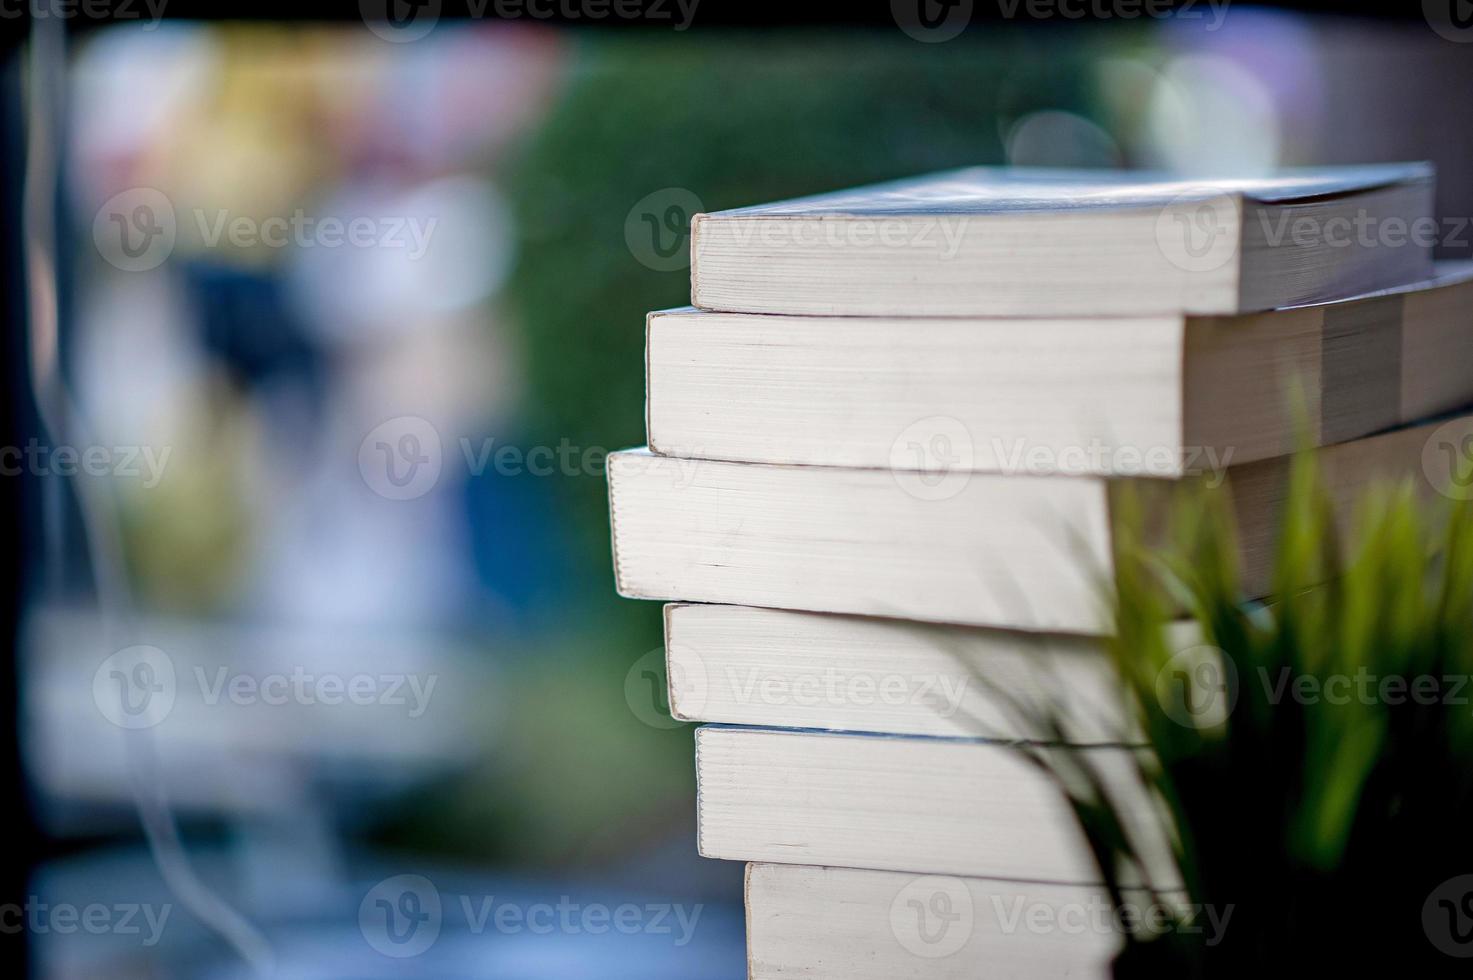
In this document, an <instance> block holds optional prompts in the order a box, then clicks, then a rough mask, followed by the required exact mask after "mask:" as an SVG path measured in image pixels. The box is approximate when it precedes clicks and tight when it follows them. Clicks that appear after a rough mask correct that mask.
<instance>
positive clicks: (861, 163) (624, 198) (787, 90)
mask: <svg viewBox="0 0 1473 980" xmlns="http://www.w3.org/2000/svg"><path fill="white" fill-rule="evenodd" d="M1099 38H1101V35H1099V34H1097V33H1095V32H1092V31H1087V30H1078V31H1074V30H1071V31H1064V32H1061V33H1043V32H1028V33H1023V32H1019V31H1006V30H1001V29H1000V30H999V31H998V32H997V33H996V34H995V35H994V36H992V37H991V38H990V39H988V40H986V41H984V42H980V43H969V42H965V41H962V40H958V41H954V42H951V43H947V44H921V43H917V42H915V41H913V40H911V39H910V38H908V37H906V36H905V35H903V34H902V33H901V32H899V31H888V32H876V33H872V34H871V33H859V34H856V33H840V34H835V33H829V32H819V31H813V32H799V33H789V34H781V35H768V34H739V35H729V34H728V35H721V36H719V37H717V38H716V39H708V38H701V37H698V36H694V35H692V36H688V37H683V38H681V39H680V40H679V43H674V42H673V41H672V39H671V38H670V37H668V36H667V35H666V34H664V33H659V34H654V33H651V34H635V35H604V34H593V35H589V36H587V40H586V41H585V42H584V43H582V44H580V45H579V46H578V48H577V50H576V52H575V57H574V64H573V70H572V72H571V74H570V76H569V78H568V79H567V82H566V88H565V90H564V92H563V94H562V96H561V98H560V99H559V101H558V104H557V106H556V107H555V108H554V110H553V111H552V113H551V115H550V116H549V117H548V119H547V121H546V124H545V125H544V126H543V127H541V129H540V130H539V132H538V133H537V135H536V136H535V138H534V139H532V140H531V142H530V143H529V145H528V146H527V147H526V148H525V152H524V153H523V154H522V156H521V157H520V159H519V161H518V163H517V165H516V166H515V167H514V169H513V174H512V177H511V179H510V183H509V188H508V190H509V197H510V198H511V200H512V201H513V202H514V206H515V209H516V215H515V217H516V226H517V229H518V234H519V236H520V238H519V242H518V245H519V249H518V252H519V260H518V263H517V266H516V269H515V272H514V275H513V276H512V279H511V282H510V287H509V292H510V302H511V304H512V306H513V312H514V313H515V315H516V318H517V320H518V321H519V322H520V323H521V324H522V327H523V329H524V330H525V340H524V344H525V349H526V351H527V357H528V372H529V373H528V379H527V380H528V384H529V392H528V395H529V400H530V402H531V404H532V405H533V406H534V409H535V411H536V412H537V413H538V416H537V417H536V418H534V419H532V420H531V423H532V425H533V426H534V430H535V431H534V434H535V435H538V436H541V437H542V438H546V439H550V440H553V441H554V442H555V441H556V440H557V439H559V438H562V437H567V438H569V439H572V440H574V441H576V442H579V443H580V444H582V445H592V446H603V447H606V448H609V449H618V448H624V447H628V446H634V445H641V444H643V442H644V424H643V414H642V412H643V407H644V374H643V365H644V356H643V344H644V317H645V314H646V313H647V312H648V311H650V310H657V309H664V308H668V307H672V306H683V305H686V304H688V303H689V302H690V281H689V273H688V271H686V270H680V271H674V272H656V271H653V270H651V269H649V268H646V267H645V266H644V265H642V264H640V262H639V261H637V260H636V258H635V257H634V256H633V255H632V254H631V253H630V251H629V249H628V248H627V247H626V245H625V239H624V228H625V221H626V219H627V218H628V217H629V214H630V209H631V208H632V207H633V206H634V205H635V204H636V203H637V202H639V200H640V199H641V198H643V197H645V196H646V195H648V194H650V193H652V192H654V191H658V190H661V189H664V188H672V187H676V188H685V189H688V190H689V191H691V192H693V193H694V194H695V195H696V196H697V197H698V198H699V199H700V200H701V201H702V203H703V204H704V206H705V208H706V209H707V210H713V211H714V210H720V209H724V208H730V207H740V206H744V205H750V204H758V203H762V202H765V201H773V200H781V199H783V198H787V197H794V196H798V195H804V194H812V193H819V192H823V191H830V190H838V189H842V188H844V187H849V186H853V185H856V184H863V183H869V182H873V181H880V180H889V179H895V178H899V177H906V176H914V175H917V174H922V173H926V172H930V171H936V170H944V169H948V168H952V167H960V166H967V165H972V164H981V163H998V162H1001V161H1002V160H1003V145H1002V134H1003V133H1005V132H1006V127H1007V126H1008V125H1009V124H1010V123H1011V122H1012V121H1014V120H1015V119H1016V118H1018V117H1019V116H1021V115H1023V114H1026V113H1028V112H1031V111H1035V110H1039V109H1049V108H1052V109H1068V110H1070V111H1073V112H1077V113H1079V114H1081V115H1084V116H1086V117H1093V116H1096V115H1099V114H1100V109H1099V107H1097V106H1095V105H1094V104H1093V103H1092V101H1091V91H1092V90H1093V88H1094V86H1092V85H1091V76H1090V72H1091V67H1092V65H1093V63H1094V61H1095V59H1097V58H1099V57H1100V56H1101V55H1102V54H1104V53H1108V52H1106V51H1105V49H1104V48H1103V47H1102V45H1101V44H1100V43H1097V39H1099ZM1111 38H1112V43H1111V48H1110V50H1112V51H1114V50H1118V48H1119V45H1120V43H1121V41H1120V38H1121V35H1120V34H1119V33H1115V34H1112V35H1111ZM571 489H572V490H573V491H574V492H575V493H576V494H577V497H576V499H574V500H572V501H571V507H572V513H573V514H574V519H575V520H576V521H577V522H578V525H579V528H580V530H581V532H582V538H583V540H584V541H585V542H587V544H588V546H589V553H588V555H587V558H588V560H589V561H593V562H599V563H601V567H603V568H609V567H610V564H609V549H608V538H609V534H608V517H607V504H606V502H605V500H604V498H603V496H602V492H601V488H599V487H598V486H597V485H596V484H593V483H592V482H591V481H590V483H589V484H587V485H585V484H582V483H580V484H579V485H578V486H576V487H572V488H571Z"/></svg>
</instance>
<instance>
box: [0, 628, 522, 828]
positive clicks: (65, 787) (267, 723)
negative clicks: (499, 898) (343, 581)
mask: <svg viewBox="0 0 1473 980" xmlns="http://www.w3.org/2000/svg"><path fill="white" fill-rule="evenodd" d="M137 627H138V628H137V632H136V635H137V636H139V637H141V638H143V639H144V642H146V643H148V644H149V645H150V646H152V647H155V648H157V649H158V650H160V651H163V654H164V656H165V657H166V658H167V662H168V663H169V665H170V671H168V672H166V671H154V672H152V673H151V675H150V676H152V677H155V678H157V680H158V683H160V684H163V683H165V678H164V676H163V675H164V674H165V673H169V672H171V673H172V677H170V678H168V679H167V683H168V685H169V686H170V690H169V692H168V694H169V701H168V703H167V704H166V705H165V706H164V707H165V710H163V711H161V712H159V714H160V716H161V718H160V720H158V722H157V724H154V725H153V727H150V728H145V729H141V730H139V731H128V730H125V729H123V728H121V727H119V726H117V725H115V724H114V723H113V722H112V721H109V720H108V717H107V716H106V714H105V713H104V712H103V710H101V707H100V706H99V703H98V701H97V698H96V696H95V689H94V680H95V679H96V675H97V673H98V671H99V669H100V668H101V667H102V665H103V663H104V661H106V660H108V658H109V657H110V655H112V654H113V653H114V652H115V651H113V650H110V649H109V648H108V647H107V646H106V640H105V639H104V632H103V628H102V623H101V622H100V621H99V620H98V619H97V617H96V615H95V614H93V613H92V612H91V611H89V610H87V609H84V608H81V607H72V606H53V607H47V608H42V609H38V610H36V611H34V612H32V613H31V614H30V615H29V616H28V618H27V621H26V623H25V625H24V630H23V635H22V646H21V655H22V657H23V663H24V670H25V674H26V676H27V678H28V683H27V690H26V695H25V701H24V707H23V711H24V714H23V722H22V723H23V726H24V729H23V730H24V731H25V732H26V736H27V737H26V738H25V739H24V745H25V747H26V752H27V766H28V768H29V770H30V773H31V777H32V778H33V779H34V780H35V782H36V785H37V786H38V787H39V788H40V790H41V792H42V794H43V799H45V798H47V797H50V798H51V799H52V801H53V802H63V803H77V802H90V803H115V804H117V805H118V806H119V807H120V808H121V807H124V806H127V805H128V801H129V799H130V795H129V788H128V787H129V764H128V757H129V756H128V750H129V745H128V741H127V740H128V739H130V738H146V739H151V740H152V742H153V751H154V753H155V755H156V758H157V762H156V764H154V765H153V766H152V771H153V772H154V774H155V775H156V777H157V778H158V779H159V780H160V781H161V783H162V789H163V790H164V792H166V793H167V794H168V796H169V798H170V799H171V800H172V801H174V803H175V804H176V805H177V806H178V807H179V808H180V809H184V810H194V811H204V812H216V813H220V812H224V813H270V812H273V811H275V810H278V809H280V808H282V807H287V806H293V805H297V803H296V801H297V800H299V798H300V792H301V785H300V784H301V782H302V780H303V779H304V778H308V779H310V775H311V773H312V772H313V771H314V768H316V769H317V770H318V771H323V772H329V773H330V774H331V777H332V779H333V783H334V785H335V786H336V787H338V788H339V789H341V788H342V787H355V786H356V787H357V788H358V789H359V790H360V791H362V792H365V793H368V794H370V795H372V796H383V795H386V794H392V793H396V792H402V791H404V790H406V789H408V788H409V787H411V786H414V785H418V784H421V783H423V782H426V781H429V780H433V779H436V778H438V777H440V776H442V775H444V774H445V773H446V772H447V771H450V770H454V769H455V768H458V767H460V766H464V765H467V764H469V763H471V762H472V761H474V760H475V758H476V757H477V755H478V753H480V752H481V751H482V749H483V746H484V745H485V744H486V741H487V740H488V739H491V738H493V737H494V725H491V726H488V724H487V721H488V719H495V718H497V717H498V716H499V714H500V710H499V708H498V707H497V705H496V704H495V703H494V698H493V697H492V695H493V694H494V691H495V688H494V685H493V683H492V681H493V668H492V666H491V664H490V663H489V661H488V658H485V657H481V656H477V655H476V651H474V650H470V649H467V648H464V647H460V646H457V645H455V644H454V643H451V642H449V641H447V640H446V639H445V638H443V637H438V636H436V635H434V634H431V633H428V632H427V631H410V630H403V629H399V630H394V629H384V628H381V627H363V628H358V629H348V628H344V627H317V628H302V627H287V626H250V625H245V624H240V623H236V624H218V623H205V622H200V621H192V620H184V619H172V618H166V617H149V618H147V619H144V620H141V621H140V622H139V623H138V624H137ZM298 673H300V674H301V675H302V676H303V677H304V678H306V680H304V681H303V682H302V686H301V687H300V689H302V690H306V691H308V692H309V695H308V697H306V698H301V697H298V696H297V694H296V693H295V692H296V691H297V690H298V689H299V687H298V685H297V683H296V682H295V681H294V680H292V679H293V678H294V676H295V675H296V674H298ZM358 676H366V677H372V678H377V679H379V680H377V681H376V682H375V683H376V686H375V687H374V688H373V692H372V693H373V698H372V700H371V701H370V699H369V698H368V697H367V696H366V695H365V696H364V697H361V698H359V699H358V701H359V703H354V702H353V701H352V700H350V699H348V698H347V697H346V695H344V696H343V699H342V700H341V701H340V702H339V703H329V702H330V701H332V700H333V698H332V697H319V695H320V694H321V693H322V692H324V691H326V692H328V693H329V694H331V691H332V690H334V688H333V687H332V684H333V683H335V682H333V681H331V680H327V679H330V678H338V679H342V680H344V682H345V683H349V682H351V679H352V678H355V677H358ZM238 677H240V678H247V680H244V681H236V678H238ZM268 677H270V678H275V677H285V678H287V679H288V680H289V681H291V682H292V683H291V686H290V687H288V688H286V690H288V691H289V692H290V693H289V694H288V696H287V699H286V701H285V703H271V700H272V699H273V698H274V699H276V700H280V697H279V692H280V691H281V690H282V689H283V688H281V686H280V685H279V684H278V683H277V682H275V681H274V680H273V681H272V682H271V684H270V685H268V687H261V688H259V689H258V690H257V691H256V693H252V689H251V687H250V684H251V683H253V682H254V683H257V684H260V683H262V682H263V681H264V680H265V679H266V678H268ZM430 677H435V678H437V679H436V680H435V681H434V682H433V684H431V682H430V680H429V678H430ZM383 678H389V680H383ZM395 678H405V679H404V680H403V681H402V682H399V684H398V687H397V688H395V687H394V683H395V680H394V679H395ZM410 678H417V683H418V688H417V690H418V692H419V693H418V694H416V688H415V685H414V684H413V683H411V682H410V680H409V679H410ZM108 682H109V679H108V678H106V677H104V678H103V679H102V683H103V684H104V686H105V685H106V683H108ZM359 683H360V684H366V683H367V682H359ZM232 684H241V685H245V686H244V687H235V688H232V687H231V686H230V685H232ZM324 684H325V685H327V686H322V685H324ZM268 688H269V690H268ZM363 689H364V690H365V691H367V690H368V689H367V687H364V688H363ZM232 690H234V691H236V696H232V694H231V691H232ZM426 691H428V693H425V692H426ZM241 692H245V693H244V695H242V694H241ZM268 693H269V694H270V695H271V697H270V698H268V697H267V694H268ZM401 702H402V703H401ZM416 707H420V708H423V710H421V711H419V712H418V713H417V714H415V713H414V712H415V710H416ZM341 798H342V799H344V800H353V799H355V798H356V797H355V795H354V794H353V793H351V792H346V793H344V794H343V796H342V797H341ZM120 812H121V811H120ZM93 816H94V818H95V817H96V816H97V814H96V813H95V812H94V813H93Z"/></svg>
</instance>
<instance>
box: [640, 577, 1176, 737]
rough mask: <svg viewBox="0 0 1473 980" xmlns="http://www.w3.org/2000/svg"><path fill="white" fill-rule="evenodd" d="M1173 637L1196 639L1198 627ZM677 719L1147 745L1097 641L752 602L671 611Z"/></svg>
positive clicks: (678, 606) (669, 663) (668, 642)
mask: <svg viewBox="0 0 1473 980" xmlns="http://www.w3.org/2000/svg"><path fill="white" fill-rule="evenodd" d="M1178 633H1179V636H1177V637H1176V638H1175V640H1174V642H1175V643H1176V645H1177V646H1179V647H1180V648H1181V649H1186V648H1188V647H1191V646H1192V645H1194V644H1197V643H1200V642H1201V641H1200V637H1201V632H1200V630H1199V629H1198V628H1196V627H1195V626H1194V625H1187V626H1184V627H1183V628H1181V629H1180V630H1179V631H1178ZM665 656H666V676H667V677H668V678H669V687H670V691H669V694H670V700H669V704H670V713H671V715H672V716H673V717H675V718H676V719H678V720H680V721H699V722H716V723H720V724H727V725H747V726H755V727H766V728H821V729H830V730H836V731H853V732H875V733H887V734H895V735H939V736H951V737H985V738H992V739H1000V740H1025V739H1048V738H1050V737H1051V734H1052V733H1051V732H1050V731H1049V730H1048V729H1047V728H1046V727H1045V726H1041V725H1039V724H1037V723H1036V719H1037V713H1038V712H1039V711H1040V710H1043V708H1044V707H1045V706H1047V708H1048V710H1049V711H1050V714H1051V716H1052V717H1055V718H1057V719H1058V721H1059V722H1060V724H1061V727H1062V728H1063V729H1064V732H1065V734H1066V736H1067V737H1068V740H1069V742H1070V743H1071V744H1075V745H1093V744H1118V743H1124V742H1137V741H1140V734H1139V731H1138V729H1137V727H1136V725H1135V723H1134V719H1133V717H1132V715H1131V713H1130V711H1129V710H1128V707H1127V704H1128V702H1127V701H1126V699H1125V697H1124V689H1123V687H1122V681H1121V678H1120V677H1119V676H1118V674H1117V673H1116V671H1115V668H1114V665H1113V664H1112V663H1111V661H1110V658H1109V657H1108V656H1107V655H1106V653H1105V651H1104V650H1103V649H1102V648H1101V644H1100V641H1099V640H1097V639H1093V638H1088V637H1079V636H1063V635H1061V636H1054V635H1049V634H1046V633H1023V632H1016V631H1010V630H989V629H977V628H973V627H961V626H937V625H933V624H929V623H913V622H907V621H904V620H898V619H877V618H872V617H865V616H839V615H833V614H828V613H803V612H792V611H788V610H782V609H758V608H754V607H751V606H720V605H692V604H687V603H671V604H670V605H667V606H666V607H665Z"/></svg>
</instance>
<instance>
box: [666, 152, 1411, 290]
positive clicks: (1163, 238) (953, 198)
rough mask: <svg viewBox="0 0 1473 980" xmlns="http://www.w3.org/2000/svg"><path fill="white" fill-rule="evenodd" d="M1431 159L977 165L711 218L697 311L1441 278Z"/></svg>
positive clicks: (700, 240) (696, 232) (697, 254)
mask: <svg viewBox="0 0 1473 980" xmlns="http://www.w3.org/2000/svg"><path fill="white" fill-rule="evenodd" d="M1433 190H1434V175H1433V170H1432V167H1431V166H1430V165H1428V164H1422V163H1411V164H1387V165H1380V166H1363V167H1326V168H1315V169H1303V170H1283V171H1279V172H1276V173H1274V174H1271V175H1268V176H1262V177H1255V178H1248V179H1232V180H1215V179H1214V180H1190V179H1183V178H1181V177H1179V176H1175V175H1164V174H1152V173H1143V172H1129V171H1103V170H1101V171H1079V170H1075V171H1069V170H1045V169H1008V168H988V167H976V168H971V169H967V170H958V171H953V172H950V173H942V174H936V175H933V176H930V177H922V178H918V179H915V180H905V181H897V182H894V183H888V184H877V185H874V186H872V187H864V188H859V189H857V190H850V191H840V192H838V193H834V194H823V195H819V196H817V197H806V198H799V199H797V200H792V201H784V202H780V203H777V204H765V205H760V206H758V207H749V208H737V209H735V210H731V211H719V212H716V213H713V214H698V215H696V216H695V217H694V219H693V220H692V223H691V302H692V304H693V305H695V306H697V307H701V308H703V309H709V310H724V311H729V312H734V313H794V314H812V315H820V316H822V315H847V316H1035V315H1036V316H1059V315H1075V316H1112V315H1114V316H1128V315H1138V314H1155V313H1190V314H1208V315H1210V314H1236V313H1247V312H1255V311H1259V310H1267V309H1274V308H1277V307H1283V306H1294V305H1299V304H1304V303H1318V302H1327V301H1331V300H1336V299H1343V298H1345V297H1348V296H1354V295H1358V294H1361V293H1367V292H1372V291H1375V290H1379V289H1387V288H1391V287H1394V286H1399V285H1403V284H1406V283H1409V282H1414V281H1417V280H1420V279H1425V278H1428V277H1429V276H1430V274H1431V271H1432V245H1433V244H1434V242H1435V239H1436V237H1437V231H1438V226H1437V223H1436V220H1435V219H1434V217H1433V211H1432V209H1433Z"/></svg>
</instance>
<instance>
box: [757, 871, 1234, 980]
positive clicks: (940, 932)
mask: <svg viewBox="0 0 1473 980" xmlns="http://www.w3.org/2000/svg"><path fill="white" fill-rule="evenodd" d="M745 895H746V906H747V962H748V969H749V972H748V976H749V977H750V978H751V980H794V978H798V977H802V978H803V980H974V978H976V977H987V978H989V980H1036V978H1039V977H1075V978H1080V980H1110V978H1111V977H1112V976H1113V972H1112V970H1111V961H1112V959H1113V957H1114V956H1115V955H1116V954H1117V953H1119V952H1120V950H1121V949H1122V948H1123V946H1124V940H1125V936H1126V935H1127V934H1131V933H1129V932H1128V931H1133V934H1134V935H1136V936H1137V937H1138V938H1141V939H1146V940H1148V939H1150V938H1151V937H1152V936H1154V935H1159V934H1161V933H1162V932H1164V931H1165V929H1166V928H1167V927H1166V925H1165V923H1166V922H1167V921H1169V920H1174V921H1177V922H1180V923H1182V925H1181V928H1183V929H1184V930H1185V929H1192V930H1199V931H1200V933H1201V935H1203V937H1204V938H1205V940H1206V941H1208V942H1212V941H1214V940H1215V939H1220V937H1221V935H1222V932H1223V930H1224V929H1226V928H1227V927H1228V925H1229V923H1230V922H1231V910H1229V909H1215V908H1193V907H1192V906H1191V905H1190V904H1189V903H1188V902H1187V900H1186V897H1185V895H1184V894H1182V893H1179V892H1172V893H1167V894H1154V895H1153V894H1150V893H1146V892H1141V891H1126V892H1124V893H1123V895H1122V898H1123V902H1124V904H1125V905H1128V906H1129V907H1130V908H1129V911H1128V912H1127V913H1126V914H1125V915H1118V914H1115V910H1114V909H1113V907H1112V905H1111V902H1110V897H1109V895H1108V894H1107V893H1106V892H1105V891H1104V890H1103V889H1100V888H1096V887H1090V886H1081V885H1051V884H1042V883H1039V882H1026V881H1004V880H999V879H986V878H958V877H951V876H932V875H914V874H907V873H904V872H895V871H867V870H860V869H855V868H826V867H814V866H809V865H784V864H749V865H747V873H746V884H745Z"/></svg>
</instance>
